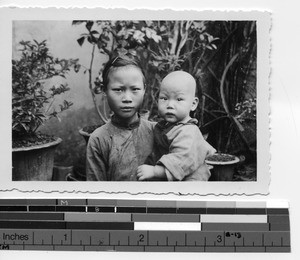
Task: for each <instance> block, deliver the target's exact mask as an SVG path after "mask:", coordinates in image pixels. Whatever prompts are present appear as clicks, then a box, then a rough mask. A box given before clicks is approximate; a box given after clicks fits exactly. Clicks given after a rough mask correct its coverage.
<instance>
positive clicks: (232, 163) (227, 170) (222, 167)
mask: <svg viewBox="0 0 300 260" xmlns="http://www.w3.org/2000/svg"><path fill="white" fill-rule="evenodd" d="M205 161H206V163H207V164H208V165H211V166H213V169H212V170H211V177H210V179H209V180H210V181H232V180H233V174H234V169H235V167H236V165H237V164H238V163H239V162H240V159H239V158H238V157H236V156H234V155H230V154H223V153H216V154H214V155H212V156H209V157H208V158H207V159H206V160H205Z"/></svg>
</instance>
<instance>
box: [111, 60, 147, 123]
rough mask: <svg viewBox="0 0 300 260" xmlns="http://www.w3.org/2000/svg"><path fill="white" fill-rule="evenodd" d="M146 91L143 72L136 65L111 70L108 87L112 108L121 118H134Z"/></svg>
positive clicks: (128, 119) (127, 119) (129, 119)
mask: <svg viewBox="0 0 300 260" xmlns="http://www.w3.org/2000/svg"><path fill="white" fill-rule="evenodd" d="M144 93H145V88H144V81H143V74H142V72H141V71H140V70H139V69H138V68H136V67H134V66H124V67H120V68H116V69H115V70H113V71H111V72H110V73H109V76H108V85H107V89H106V95H107V101H108V104H109V107H110V109H111V110H112V111H113V112H114V114H115V115H116V116H117V117H119V118H120V119H123V120H126V121H128V122H129V123H130V122H131V120H134V119H135V117H136V113H137V112H138V110H139V108H140V106H141V105H142V102H143V97H144Z"/></svg>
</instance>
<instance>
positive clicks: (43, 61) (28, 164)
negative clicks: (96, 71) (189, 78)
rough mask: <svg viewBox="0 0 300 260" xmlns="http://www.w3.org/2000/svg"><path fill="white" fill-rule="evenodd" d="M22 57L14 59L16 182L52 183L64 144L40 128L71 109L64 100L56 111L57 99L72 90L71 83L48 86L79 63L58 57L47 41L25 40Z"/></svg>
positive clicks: (13, 111) (14, 169) (13, 123)
mask: <svg viewBox="0 0 300 260" xmlns="http://www.w3.org/2000/svg"><path fill="white" fill-rule="evenodd" d="M20 45H21V47H22V49H21V57H20V58H19V59H13V60H12V166H13V169H12V180H13V181H19V180H24V181H25V180H26V181H35V180H41V181H49V180H51V178H52V169H53V161H54V150H55V147H56V146H57V145H58V144H59V143H60V142H61V141H62V140H61V139H60V138H58V137H54V136H49V135H45V134H43V133H41V132H39V131H38V129H39V127H40V126H41V125H43V123H44V122H45V121H47V120H49V119H50V118H53V117H56V118H58V119H59V117H58V114H59V113H60V112H62V111H64V110H66V109H68V108H69V107H70V106H71V105H72V102H69V101H67V100H64V101H63V103H62V104H60V105H59V106H60V109H59V110H56V109H55V108H54V105H53V104H54V98H55V97H56V96H58V95H60V94H62V93H64V92H66V91H68V90H69V88H68V86H67V84H62V83H60V84H58V85H53V86H51V87H48V86H47V85H49V84H48V83H49V79H52V78H53V79H55V78H56V77H62V78H65V74H66V73H67V72H68V71H69V70H70V68H71V67H73V68H74V69H75V71H77V69H78V68H77V60H72V59H70V60H65V59H61V60H60V59H57V58H54V57H53V56H52V55H51V54H50V53H49V49H48V47H47V43H46V41H42V42H37V41H35V40H34V41H33V42H30V41H21V42H20Z"/></svg>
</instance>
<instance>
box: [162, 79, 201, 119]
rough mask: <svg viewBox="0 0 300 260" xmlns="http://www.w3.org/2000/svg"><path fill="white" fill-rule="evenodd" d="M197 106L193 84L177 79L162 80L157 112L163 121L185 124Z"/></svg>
mask: <svg viewBox="0 0 300 260" xmlns="http://www.w3.org/2000/svg"><path fill="white" fill-rule="evenodd" d="M197 105H198V99H197V98H196V97H195V86H194V85H193V82H191V81H185V80H184V79H183V80H178V78H169V79H168V80H163V82H162V84H161V88H160V92H159V100H158V112H159V114H160V115H161V116H162V117H163V118H164V119H165V121H167V122H170V123H177V122H182V123H186V122H187V121H188V120H189V119H190V115H189V114H190V111H194V110H195V109H196V107H197Z"/></svg>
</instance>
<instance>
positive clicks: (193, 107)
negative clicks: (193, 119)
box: [191, 97, 199, 111]
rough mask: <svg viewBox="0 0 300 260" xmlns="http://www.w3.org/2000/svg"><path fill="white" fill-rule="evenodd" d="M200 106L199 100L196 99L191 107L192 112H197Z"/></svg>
mask: <svg viewBox="0 0 300 260" xmlns="http://www.w3.org/2000/svg"><path fill="white" fill-rule="evenodd" d="M198 104H199V98H197V97H194V100H193V103H192V107H191V111H195V110H196V108H197V106H198Z"/></svg>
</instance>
